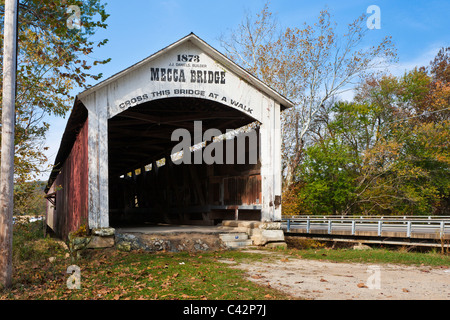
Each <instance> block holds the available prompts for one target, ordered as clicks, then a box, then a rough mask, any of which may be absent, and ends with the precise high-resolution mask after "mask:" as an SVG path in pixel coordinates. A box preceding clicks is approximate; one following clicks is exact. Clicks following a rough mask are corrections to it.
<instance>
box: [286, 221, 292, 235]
mask: <svg viewBox="0 0 450 320" xmlns="http://www.w3.org/2000/svg"><path fill="white" fill-rule="evenodd" d="M286 231H287V232H291V219H287V229H286Z"/></svg>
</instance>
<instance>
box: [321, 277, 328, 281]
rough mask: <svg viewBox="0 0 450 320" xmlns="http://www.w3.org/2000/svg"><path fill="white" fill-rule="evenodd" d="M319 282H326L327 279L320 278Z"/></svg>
mask: <svg viewBox="0 0 450 320" xmlns="http://www.w3.org/2000/svg"><path fill="white" fill-rule="evenodd" d="M320 282H328V281H327V280H325V279H324V278H322V279H320Z"/></svg>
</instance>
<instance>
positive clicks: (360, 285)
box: [357, 282, 367, 288]
mask: <svg viewBox="0 0 450 320" xmlns="http://www.w3.org/2000/svg"><path fill="white" fill-rule="evenodd" d="M357 286H358V288H367V286H366V285H365V284H364V283H362V282H361V283H358V284H357Z"/></svg>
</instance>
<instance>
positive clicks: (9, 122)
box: [0, 0, 18, 288]
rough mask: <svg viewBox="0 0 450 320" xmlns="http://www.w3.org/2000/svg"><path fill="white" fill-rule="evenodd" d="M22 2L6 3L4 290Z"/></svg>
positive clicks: (0, 246) (1, 181) (1, 170)
mask: <svg viewBox="0 0 450 320" xmlns="http://www.w3.org/2000/svg"><path fill="white" fill-rule="evenodd" d="M17 10H18V0H6V1H5V17H4V23H5V24H4V28H3V30H4V37H3V43H4V52H3V97H2V98H3V106H2V146H1V165H0V174H1V175H0V286H3V287H5V288H9V287H11V285H12V238H13V237H12V228H13V207H14V204H13V203H14V201H13V199H14V198H13V191H14V151H15V150H14V125H15V104H16V71H17Z"/></svg>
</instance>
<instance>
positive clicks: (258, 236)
mask: <svg viewBox="0 0 450 320" xmlns="http://www.w3.org/2000/svg"><path fill="white" fill-rule="evenodd" d="M251 239H252V240H253V244H254V245H256V246H263V245H265V244H266V243H268V242H284V232H283V230H265V229H264V230H262V231H261V232H258V233H255V234H253V235H252V236H251Z"/></svg>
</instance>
